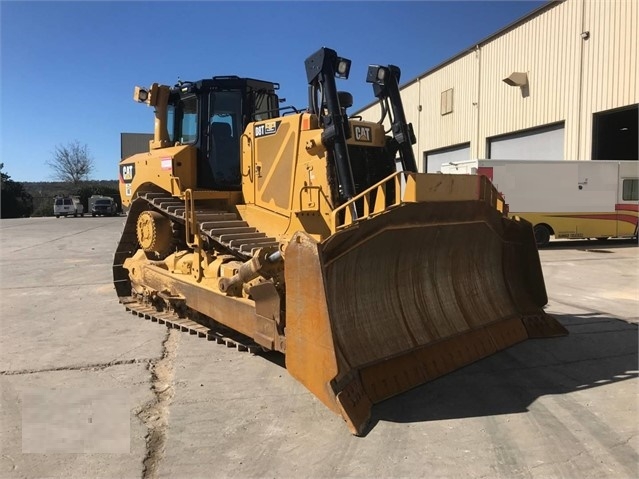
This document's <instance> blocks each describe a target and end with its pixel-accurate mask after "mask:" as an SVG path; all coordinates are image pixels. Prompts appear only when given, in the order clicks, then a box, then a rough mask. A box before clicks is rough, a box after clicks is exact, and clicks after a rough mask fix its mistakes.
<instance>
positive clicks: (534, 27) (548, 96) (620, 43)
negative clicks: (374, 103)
mask: <svg viewBox="0 0 639 479" xmlns="http://www.w3.org/2000/svg"><path fill="white" fill-rule="evenodd" d="M638 5H639V1H638V0H565V1H564V2H560V3H555V4H552V5H549V6H547V7H546V8H543V9H541V10H540V11H537V12H534V13H533V14H531V15H530V16H529V17H528V18H527V19H525V20H524V21H523V22H521V23H519V24H518V25H515V26H513V27H512V28H508V29H505V30H504V31H503V32H501V33H498V34H496V35H495V36H493V37H491V38H489V39H487V40H485V41H484V42H482V43H481V44H479V45H477V47H476V49H475V50H474V51H469V52H466V53H463V54H460V55H459V56H458V57H456V58H454V59H452V61H450V62H449V63H446V64H444V65H443V66H441V67H439V68H437V69H435V70H433V71H431V72H427V73H426V74H425V75H424V76H423V77H421V78H418V79H416V80H415V81H413V82H411V83H409V84H408V85H406V86H405V87H404V88H403V89H402V98H403V99H404V103H405V108H406V113H407V117H408V118H409V121H412V123H413V126H414V127H415V132H416V134H417V136H418V144H417V145H415V155H416V158H418V159H421V158H422V154H423V152H425V151H432V150H435V149H439V148H445V147H449V146H453V145H456V144H460V143H465V142H469V141H470V144H471V156H472V157H473V158H487V153H488V151H487V142H488V139H489V138H491V137H494V136H498V135H504V134H507V133H511V132H517V131H521V130H526V129H530V128H535V127H540V126H544V125H549V124H553V123H559V122H564V125H565V133H564V135H565V136H564V149H563V150H564V159H567V160H574V159H580V160H589V159H591V156H592V118H593V114H594V113H596V112H599V111H602V110H610V109H613V108H619V107H623V106H628V105H633V104H637V103H639V91H638V86H637V80H639V79H638V78H637V68H638V67H639V65H638V63H637V51H638V44H639V39H638V38H637V29H638V28H639V6H638ZM584 32H588V34H587V35H585V34H584ZM582 34H583V35H582ZM584 37H586V38H584ZM513 72H525V73H526V74H527V75H528V86H527V87H525V88H520V87H517V86H509V85H507V84H506V83H504V82H503V79H504V78H507V77H508V76H509V75H510V74H511V73H513ZM450 88H452V89H453V111H452V113H449V114H446V115H442V114H441V94H442V92H444V91H446V90H447V89H450ZM416 95H417V97H416ZM420 107H421V112H420ZM375 108H377V107H375ZM378 111H379V109H378V108H377V109H376V110H375V112H376V113H375V115H373V118H374V119H375V120H377V119H379V116H378V113H377V112H378ZM369 113H370V112H369V111H368V110H367V111H364V112H362V114H363V116H364V117H365V118H368V117H369ZM371 119H372V118H371Z"/></svg>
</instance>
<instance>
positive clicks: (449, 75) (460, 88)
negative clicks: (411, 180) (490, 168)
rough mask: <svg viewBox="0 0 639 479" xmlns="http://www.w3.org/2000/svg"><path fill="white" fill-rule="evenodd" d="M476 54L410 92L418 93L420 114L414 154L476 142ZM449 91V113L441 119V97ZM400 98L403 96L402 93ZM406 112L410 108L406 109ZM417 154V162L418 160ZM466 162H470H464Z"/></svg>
mask: <svg viewBox="0 0 639 479" xmlns="http://www.w3.org/2000/svg"><path fill="white" fill-rule="evenodd" d="M477 54H478V52H472V53H468V54H466V55H464V56H463V57H461V58H459V59H458V60H457V61H455V62H454V63H451V64H450V65H448V66H447V67H445V68H442V69H441V70H438V71H436V72H434V73H433V74H432V75H428V76H427V77H425V78H423V79H421V80H420V81H419V82H416V84H415V85H411V86H410V88H413V89H415V88H417V87H418V86H419V84H421V86H419V89H420V97H419V99H420V104H421V105H422V112H421V118H420V120H421V121H420V124H419V129H416V131H415V132H416V133H417V134H418V136H419V138H420V142H419V147H420V149H419V150H418V151H432V150H435V149H438V148H443V147H446V146H452V145H457V144H460V143H468V142H470V143H471V154H473V153H472V146H473V143H474V141H473V140H475V138H476V132H477V128H476V123H477V120H476V115H477V86H476V85H477V83H478V78H479V62H478V61H477ZM451 88H452V90H453V111H452V112H451V113H448V114H444V115H442V109H441V96H442V93H443V92H445V91H446V90H448V89H451ZM402 98H404V92H403V91H402ZM407 109H410V106H409V107H408V108H407ZM421 156H422V155H421V153H420V154H418V156H417V157H418V158H421ZM468 159H470V158H468Z"/></svg>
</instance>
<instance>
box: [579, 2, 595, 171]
mask: <svg viewBox="0 0 639 479" xmlns="http://www.w3.org/2000/svg"><path fill="white" fill-rule="evenodd" d="M585 11H586V0H582V2H581V32H579V38H580V39H581V42H580V43H579V98H578V99H577V125H579V127H578V128H577V161H579V160H581V136H582V135H581V125H582V121H581V113H582V108H583V105H582V103H583V89H584V42H585V41H586V39H587V38H584V37H583V36H582V35H583V33H584V31H585V28H586V25H585V23H586V15H585ZM593 141H594V138H593ZM590 159H592V156H591V158H590Z"/></svg>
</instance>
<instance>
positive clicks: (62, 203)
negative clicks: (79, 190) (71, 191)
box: [53, 196, 84, 218]
mask: <svg viewBox="0 0 639 479" xmlns="http://www.w3.org/2000/svg"><path fill="white" fill-rule="evenodd" d="M53 214H54V215H55V217H56V218H59V217H60V216H70V215H73V216H74V217H76V216H78V215H80V216H84V206H82V203H80V198H78V197H77V196H65V197H60V196H58V197H57V198H56V199H55V201H54V203H53Z"/></svg>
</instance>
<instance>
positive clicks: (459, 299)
mask: <svg viewBox="0 0 639 479" xmlns="http://www.w3.org/2000/svg"><path fill="white" fill-rule="evenodd" d="M350 65H351V62H350V61H349V60H348V59H346V58H343V57H340V56H338V55H337V53H336V52H335V51H334V50H331V49H329V48H321V49H320V50H318V51H317V52H316V53H314V54H313V55H311V56H310V57H308V58H307V59H306V61H305V67H306V73H307V78H308V91H309V95H308V97H309V102H308V103H309V104H308V106H307V107H305V108H304V110H298V109H296V108H294V107H281V106H280V99H279V98H278V95H277V91H278V89H279V85H278V84H276V83H272V82H267V81H261V80H255V79H251V78H239V77H236V76H223V77H220V76H217V77H213V78H209V79H204V80H201V81H197V82H179V83H178V84H177V85H175V86H173V87H169V86H165V85H161V84H157V83H154V84H153V85H152V86H151V87H150V88H141V87H136V88H135V91H134V99H135V100H136V101H138V102H141V103H146V104H147V105H149V106H152V107H153V108H154V110H155V129H154V137H153V139H152V140H151V141H150V145H149V151H148V153H141V154H137V155H134V156H132V157H129V158H126V159H124V160H122V161H121V162H120V164H119V181H120V192H121V197H122V202H123V205H124V206H126V207H128V217H127V220H126V223H125V226H124V231H123V233H122V238H121V240H120V243H119V244H118V247H117V250H116V253H115V257H114V264H113V277H114V284H115V289H116V291H117V294H118V296H119V298H120V302H121V303H123V304H124V305H125V307H126V308H127V310H129V311H131V312H132V313H133V314H134V315H137V316H140V317H144V318H147V319H150V320H153V321H156V322H158V323H161V324H166V325H167V326H169V327H173V328H179V329H181V330H183V331H188V332H189V333H191V334H194V335H198V336H201V337H205V338H208V339H209V340H214V341H217V342H220V343H226V344H227V345H235V346H237V348H238V349H241V350H249V351H276V352H279V353H282V354H284V355H285V364H286V368H287V370H288V371H289V373H290V374H291V375H292V376H293V377H295V378H296V379H297V380H299V381H300V382H301V383H302V384H303V385H304V386H306V387H307V388H308V389H309V390H310V391H311V392H312V393H313V394H314V395H315V396H316V397H317V398H318V399H319V400H321V401H322V402H323V403H324V404H325V405H326V406H328V407H329V408H330V409H331V410H333V411H334V412H335V413H337V414H341V416H342V417H343V418H344V420H345V421H346V423H347V425H348V427H349V429H350V431H351V432H352V433H353V434H356V435H362V434H365V432H366V430H367V423H368V421H369V419H370V416H371V410H372V406H373V404H375V403H378V402H380V401H383V400H384V399H387V398H389V397H391V396H394V395H396V394H399V393H401V392H404V391H406V390H408V389H411V388H414V387H415V386H418V385H420V384H423V383H425V382H427V381H430V380H433V379H435V378H437V377H439V376H442V375H444V374H446V373H448V372H451V371H453V370H456V369H458V368H460V367H463V366H464V365H467V364H469V363H472V362H474V361H477V360H478V359H481V358H484V357H486V356H488V355H490V354H493V353H495V352H497V351H500V350H503V349H505V348H507V347H509V346H511V345H513V344H515V343H518V342H520V341H522V340H524V339H526V338H529V337H549V336H558V335H563V334H565V333H566V330H565V329H564V328H563V327H562V326H561V325H560V324H559V323H558V322H557V321H556V320H555V319H554V318H552V317H551V316H549V315H547V314H545V313H544V311H543V309H542V308H543V306H544V305H545V304H546V302H547V296H546V291H545V286H544V280H543V276H542V271H541V265H540V261H539V256H538V253H537V248H536V245H535V239H534V235H533V231H532V228H531V225H530V224H529V223H527V222H525V221H523V220H518V219H517V218H514V219H509V218H508V216H507V212H506V211H505V210H506V207H505V204H504V200H503V198H502V197H501V196H500V195H499V193H498V192H497V191H496V190H495V188H494V187H493V186H492V184H491V183H490V181H489V180H488V179H487V178H485V177H483V176H474V175H473V176H471V175H442V174H420V173H418V172H417V167H416V162H415V158H414V154H413V149H412V145H413V144H414V143H415V135H414V133H413V129H412V126H411V125H410V124H409V123H407V121H406V117H405V113H404V108H403V106H402V101H401V97H400V91H399V78H400V69H399V68H398V67H396V66H394V65H388V66H381V65H370V66H369V67H368V71H367V78H366V81H367V82H369V83H371V84H372V87H373V93H374V95H375V97H376V98H377V99H378V100H379V103H380V105H381V112H382V118H381V119H380V121H379V122H378V123H372V122H366V121H362V120H361V118H358V117H350V116H349V114H348V113H347V109H348V108H349V107H350V106H352V96H351V95H350V94H349V93H347V92H343V91H338V90H337V81H336V79H346V78H348V75H349V71H350ZM385 125H390V126H389V128H388V130H385Z"/></svg>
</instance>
